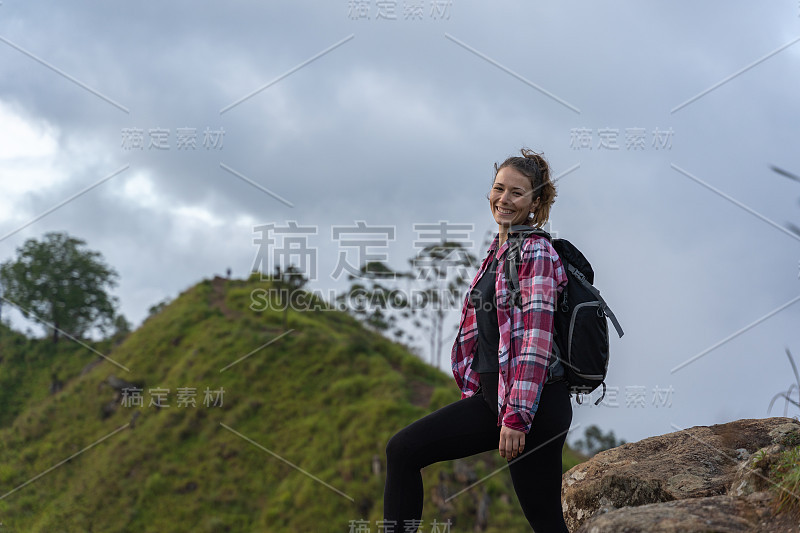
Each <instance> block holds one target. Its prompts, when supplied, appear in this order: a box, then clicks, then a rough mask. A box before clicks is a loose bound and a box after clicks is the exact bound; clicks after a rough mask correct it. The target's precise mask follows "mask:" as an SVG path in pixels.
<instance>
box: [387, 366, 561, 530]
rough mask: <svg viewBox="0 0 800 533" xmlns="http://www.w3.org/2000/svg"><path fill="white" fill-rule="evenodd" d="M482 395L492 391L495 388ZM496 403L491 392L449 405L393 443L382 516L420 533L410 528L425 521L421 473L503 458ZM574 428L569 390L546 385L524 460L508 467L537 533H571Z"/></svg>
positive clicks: (521, 457) (389, 450)
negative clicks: (568, 478)
mask: <svg viewBox="0 0 800 533" xmlns="http://www.w3.org/2000/svg"><path fill="white" fill-rule="evenodd" d="M484 379H485V378H484ZM494 384H495V385H496V381H495V382H494ZM482 388H483V389H484V390H486V389H488V390H489V391H491V390H492V387H489V386H487V387H482ZM496 390H497V389H496V387H495V388H494V391H496ZM496 397H497V393H496V392H494V394H491V392H489V393H488V394H487V399H484V397H483V395H482V394H481V393H478V394H475V395H473V396H471V397H469V398H464V399H463V400H459V401H457V402H453V403H451V404H449V405H445V406H444V407H442V408H441V409H439V410H437V411H434V412H433V413H430V414H429V415H427V416H424V417H423V418H421V419H419V420H417V421H416V422H414V423H412V424H410V425H409V426H406V427H405V428H403V429H401V430H400V431H398V432H397V433H396V434H395V435H394V436H393V437H392V438H391V439H389V443H388V444H387V445H386V459H387V467H386V487H385V489H384V493H383V516H384V519H385V520H394V521H395V524H396V528H395V530H396V531H398V532H401V531H402V532H405V531H415V530H414V529H411V528H409V529H404V526H405V525H406V524H412V523H413V522H412V520H417V521H418V522H417V523H418V524H419V523H420V522H419V520H421V518H422V498H423V489H422V474H421V472H420V469H421V468H423V467H425V466H428V465H429V464H432V463H436V462H439V461H448V460H452V459H458V458H461V457H468V456H470V455H475V454H477V453H481V452H486V451H489V450H493V451H494V452H495V453H498V454H499V447H500V426H498V425H497V414H496V413H495V411H496V407H495V409H494V410H492V408H490V407H489V404H490V403H491V401H487V400H489V399H490V398H494V399H496ZM492 401H493V400H492ZM571 423H572V404H571V403H570V399H569V391H568V389H567V386H566V383H565V382H563V381H561V382H556V383H550V384H548V385H545V386H544V388H543V389H542V393H541V396H540V398H539V407H538V409H537V411H536V414H535V416H534V417H533V425H532V427H531V430H530V432H529V433H528V434H527V435H526V437H525V448H524V449H523V451H522V454H521V455H519V456H517V457H515V458H513V459H510V460H508V462H509V465H508V469H509V471H510V472H511V481H512V482H513V484H514V490H515V491H516V493H517V498H518V499H519V503H520V505H521V506H522V511H523V512H524V513H525V518H527V519H528V522H529V523H530V524H531V527H533V529H534V531H536V532H537V533H551V532H568V530H567V526H566V524H565V523H564V515H563V513H562V510H561V450H562V448H563V446H564V441H565V440H566V438H567V431H568V430H569V426H570V424H571ZM406 521H407V522H406ZM440 521H441V520H440ZM423 531H426V529H425V528H424V525H423ZM464 531H466V528H465V529H464Z"/></svg>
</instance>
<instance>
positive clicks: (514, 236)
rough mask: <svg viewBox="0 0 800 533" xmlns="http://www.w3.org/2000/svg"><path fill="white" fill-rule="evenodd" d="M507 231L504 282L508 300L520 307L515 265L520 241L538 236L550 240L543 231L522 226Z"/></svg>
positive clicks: (515, 226) (517, 276) (518, 254)
mask: <svg viewBox="0 0 800 533" xmlns="http://www.w3.org/2000/svg"><path fill="white" fill-rule="evenodd" d="M508 231H509V235H508V250H507V252H506V265H505V272H506V280H507V281H508V284H509V298H510V300H511V302H512V303H513V305H516V306H518V307H522V301H521V299H520V288H519V273H518V272H517V263H518V261H519V256H520V248H521V247H522V240H523V238H524V237H525V236H526V235H539V236H542V237H544V238H545V239H547V240H548V241H551V238H550V234H549V233H547V232H546V231H544V230H543V229H540V228H534V227H531V226H526V225H524V224H517V225H514V226H511V227H510V228H509V230H508Z"/></svg>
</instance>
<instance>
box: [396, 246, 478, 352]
mask: <svg viewBox="0 0 800 533" xmlns="http://www.w3.org/2000/svg"><path fill="white" fill-rule="evenodd" d="M409 263H410V264H411V267H412V272H413V274H412V276H413V278H414V279H416V280H418V281H420V282H421V283H422V285H423V288H422V291H421V295H422V298H423V299H422V301H421V302H420V306H419V307H417V306H416V302H415V303H414V304H412V305H411V306H410V307H409V310H410V312H411V314H413V315H414V321H413V323H414V326H416V327H417V328H421V329H422V330H424V331H426V332H427V333H428V339H429V341H430V347H431V364H432V365H433V366H439V360H440V358H441V354H442V346H443V344H444V337H443V331H442V330H443V328H444V324H445V319H446V318H447V311H448V309H450V305H451V304H455V305H453V308H455V309H459V308H460V306H461V300H462V291H463V290H464V288H465V287H469V283H470V281H471V279H470V278H469V277H467V275H466V274H467V273H468V269H471V268H474V267H476V266H479V263H478V260H477V258H476V257H475V256H474V255H473V254H472V253H470V252H469V251H468V250H467V249H466V248H465V247H464V246H463V245H462V244H461V243H459V242H453V241H444V242H441V243H435V244H430V245H428V246H426V247H425V248H423V249H422V251H421V252H420V253H419V254H418V255H417V256H416V257H414V258H412V259H409ZM451 269H454V270H455V274H454V275H453V274H452V273H451ZM431 278H432V279H431ZM420 315H421V317H422V320H419V316H420Z"/></svg>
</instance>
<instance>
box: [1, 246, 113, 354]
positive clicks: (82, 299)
mask: <svg viewBox="0 0 800 533" xmlns="http://www.w3.org/2000/svg"><path fill="white" fill-rule="evenodd" d="M85 244H86V242H85V241H82V240H80V239H76V238H73V237H70V236H69V235H67V234H66V233H63V232H49V233H46V234H45V236H44V240H43V241H42V242H40V241H37V240H36V239H28V240H27V241H25V243H24V244H23V245H22V246H21V247H19V248H17V254H18V256H17V258H16V259H14V260H9V261H6V262H5V263H3V264H2V265H0V283H2V285H3V287H4V291H5V298H6V299H8V300H9V301H10V302H13V303H15V304H16V305H17V306H18V307H19V308H20V311H21V312H22V314H23V316H25V317H26V318H27V317H28V315H30V314H33V315H34V316H35V317H37V318H38V319H40V320H41V321H43V322H46V323H47V324H46V328H47V329H48V330H49V329H52V336H53V342H54V343H56V342H58V339H59V332H60V331H63V332H66V333H67V334H69V335H71V336H73V337H76V338H80V337H82V336H84V335H85V334H86V333H87V332H88V331H89V330H90V329H91V328H93V327H97V328H99V329H100V331H101V332H102V333H103V334H106V333H107V331H108V330H109V329H111V328H112V327H113V325H114V318H115V316H116V311H115V309H116V306H117V305H118V299H117V298H116V297H113V296H109V294H108V292H107V290H108V289H109V288H113V287H116V285H117V281H116V280H117V278H118V277H119V276H118V274H117V272H116V271H115V270H114V269H113V268H111V267H109V266H107V265H106V264H105V262H104V261H103V258H102V255H101V254H100V253H99V252H95V251H92V250H87V249H84V248H83V247H84V246H85Z"/></svg>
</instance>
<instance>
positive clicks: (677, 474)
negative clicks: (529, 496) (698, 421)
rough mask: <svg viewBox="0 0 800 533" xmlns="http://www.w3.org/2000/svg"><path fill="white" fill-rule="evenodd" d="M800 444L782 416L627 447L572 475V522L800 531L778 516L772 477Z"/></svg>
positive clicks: (567, 501)
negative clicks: (775, 465)
mask: <svg viewBox="0 0 800 533" xmlns="http://www.w3.org/2000/svg"><path fill="white" fill-rule="evenodd" d="M798 438H800V421H798V420H795V419H792V418H783V417H775V418H765V419H746V420H737V421H734V422H729V423H727V424H717V425H713V426H695V427H692V428H688V429H684V430H681V431H677V432H674V433H668V434H666V435H660V436H657V437H650V438H647V439H644V440H641V441H639V442H632V443H628V444H623V445H622V446H619V447H617V448H613V449H611V450H606V451H604V452H601V453H598V454H597V455H595V456H594V457H592V458H591V459H590V460H588V461H587V462H585V463H581V464H579V465H577V466H575V467H574V468H572V469H571V470H569V471H568V472H566V473H565V474H564V476H563V483H562V495H561V496H562V498H561V499H562V506H563V509H564V517H565V519H566V521H567V525H568V526H569V529H570V531H574V532H582V533H607V532H608V533H612V532H613V533H620V532H629V533H633V532H638V531H642V532H644V531H647V532H679V531H680V532H694V531H698V532H699V531H721V532H728V531H730V532H740V531H769V532H773V531H775V532H777V531H794V532H800V524H799V523H798V520H797V519H796V518H794V519H792V518H791V517H789V516H783V515H782V516H775V513H774V511H773V510H772V509H773V505H772V502H773V497H774V496H773V495H772V494H771V493H770V492H767V489H769V487H770V485H771V482H770V481H769V480H768V479H767V476H766V474H767V473H768V465H770V464H771V462H772V461H773V460H774V458H775V457H777V456H778V455H779V454H780V453H781V452H782V451H783V450H784V449H786V446H787V443H789V442H795V441H796V440H797V439H798ZM787 528H788V529H787Z"/></svg>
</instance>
